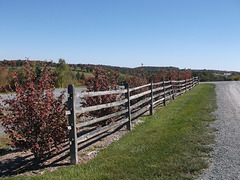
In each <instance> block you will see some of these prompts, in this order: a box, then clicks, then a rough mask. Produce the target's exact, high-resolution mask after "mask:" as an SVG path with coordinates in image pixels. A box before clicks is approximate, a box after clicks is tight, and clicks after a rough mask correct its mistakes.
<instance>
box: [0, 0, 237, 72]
mask: <svg viewBox="0 0 240 180" xmlns="http://www.w3.org/2000/svg"><path fill="white" fill-rule="evenodd" d="M25 57H28V58H29V59H31V60H32V59H37V60H53V61H54V62H58V59H59V58H64V59H65V60H66V62H67V63H74V64H77V63H84V64H104V65H112V66H123V67H138V66H141V63H143V64H144V66H175V67H179V68H191V69H219V70H235V71H240V0H0V59H1V60H3V59H8V60H9V59H25Z"/></svg>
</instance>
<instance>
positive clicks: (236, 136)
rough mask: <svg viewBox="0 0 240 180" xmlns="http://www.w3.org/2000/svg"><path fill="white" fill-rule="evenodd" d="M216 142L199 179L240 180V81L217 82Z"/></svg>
mask: <svg viewBox="0 0 240 180" xmlns="http://www.w3.org/2000/svg"><path fill="white" fill-rule="evenodd" d="M215 84H216V93H217V105H218V109H217V110H216V112H215V114H216V116H217V120H216V122H215V123H214V125H213V126H214V127H215V128H217V130H218V131H217V132H216V143H215V144H214V145H213V147H214V152H213V153H212V159H210V161H211V165H210V167H209V169H207V170H205V171H204V172H203V174H202V175H201V176H200V178H199V180H209V179H217V180H219V179H224V180H229V179H234V180H235V179H240V82H216V83H215Z"/></svg>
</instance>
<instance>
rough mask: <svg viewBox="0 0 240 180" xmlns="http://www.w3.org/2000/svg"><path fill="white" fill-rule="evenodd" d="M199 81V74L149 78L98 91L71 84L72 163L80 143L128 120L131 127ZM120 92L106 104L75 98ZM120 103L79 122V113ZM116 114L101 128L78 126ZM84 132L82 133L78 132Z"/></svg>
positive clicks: (69, 101)
mask: <svg viewBox="0 0 240 180" xmlns="http://www.w3.org/2000/svg"><path fill="white" fill-rule="evenodd" d="M197 84H199V79H198V77H194V78H191V79H186V80H179V81H176V80H169V81H162V82H158V83H153V82H152V80H150V83H149V84H146V85H143V86H139V87H134V88H130V87H129V85H128V84H126V85H125V88H124V89H120V90H112V91H99V92H83V93H79V94H75V89H74V86H73V85H69V86H68V108H69V110H68V111H67V112H66V114H67V115H68V120H69V129H70V133H69V141H70V163H71V164H77V163H78V143H81V142H84V141H87V140H89V139H91V138H93V137H95V136H97V135H99V134H101V133H104V132H106V131H108V130H109V129H112V128H116V127H119V126H121V125H124V124H126V126H127V129H128V130H129V131H131V129H132V120H134V119H136V118H137V117H139V116H140V115H142V114H144V113H145V112H147V111H149V114H150V115H152V114H153V109H154V107H156V106H158V105H164V106H166V102H167V101H169V100H174V98H175V97H177V96H179V95H181V94H183V93H185V92H187V91H188V90H190V89H192V88H193V87H195V86H196V85H197ZM111 94H114V95H117V96H118V97H119V100H118V101H116V102H111V103H107V104H100V105H95V106H89V107H81V106H80V104H78V105H77V104H76V103H75V100H76V98H86V97H94V96H103V95H111ZM110 107H118V109H119V110H118V111H117V112H114V113H112V114H108V115H105V116H103V117H98V118H93V119H91V120H87V121H80V122H79V123H77V122H76V119H77V118H76V114H83V113H87V112H91V111H96V110H101V109H103V108H110ZM111 118H114V119H115V121H114V122H112V123H110V124H108V125H106V126H103V127H99V128H92V130H91V131H87V132H86V133H84V130H83V132H77V129H78V130H79V129H80V130H81V129H84V128H86V127H89V126H91V125H93V124H96V123H100V122H103V121H106V120H108V119H111ZM79 134H81V135H79Z"/></svg>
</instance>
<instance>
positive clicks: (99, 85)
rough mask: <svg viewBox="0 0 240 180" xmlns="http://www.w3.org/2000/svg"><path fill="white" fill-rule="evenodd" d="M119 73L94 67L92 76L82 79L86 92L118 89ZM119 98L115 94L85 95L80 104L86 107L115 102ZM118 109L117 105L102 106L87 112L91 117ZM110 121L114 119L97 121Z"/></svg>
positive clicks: (100, 115)
mask: <svg viewBox="0 0 240 180" xmlns="http://www.w3.org/2000/svg"><path fill="white" fill-rule="evenodd" d="M119 75H120V73H119V72H117V71H106V70H104V69H102V68H95V69H94V77H92V78H88V79H86V80H85V81H84V84H85V85H86V86H87V90H86V92H97V91H110V90H118V89H119V86H118V84H117V80H118V78H119ZM119 98H120V97H119V95H117V94H109V95H103V96H95V97H86V98H84V99H85V101H84V102H82V103H81V104H82V106H83V107H88V106H94V105H99V104H107V103H111V102H115V101H117V100H118V99H119ZM118 109H119V108H118V107H111V108H104V109H101V110H97V111H92V112H90V113H89V114H90V115H91V116H93V117H102V116H104V115H107V114H111V113H114V112H116V111H117V110H118ZM112 121H114V119H110V120H108V121H104V122H103V123H98V124H99V125H106V124H109V123H110V122H112Z"/></svg>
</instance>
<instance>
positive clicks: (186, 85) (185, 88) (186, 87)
mask: <svg viewBox="0 0 240 180" xmlns="http://www.w3.org/2000/svg"><path fill="white" fill-rule="evenodd" d="M186 92H187V79H185V93H186Z"/></svg>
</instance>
